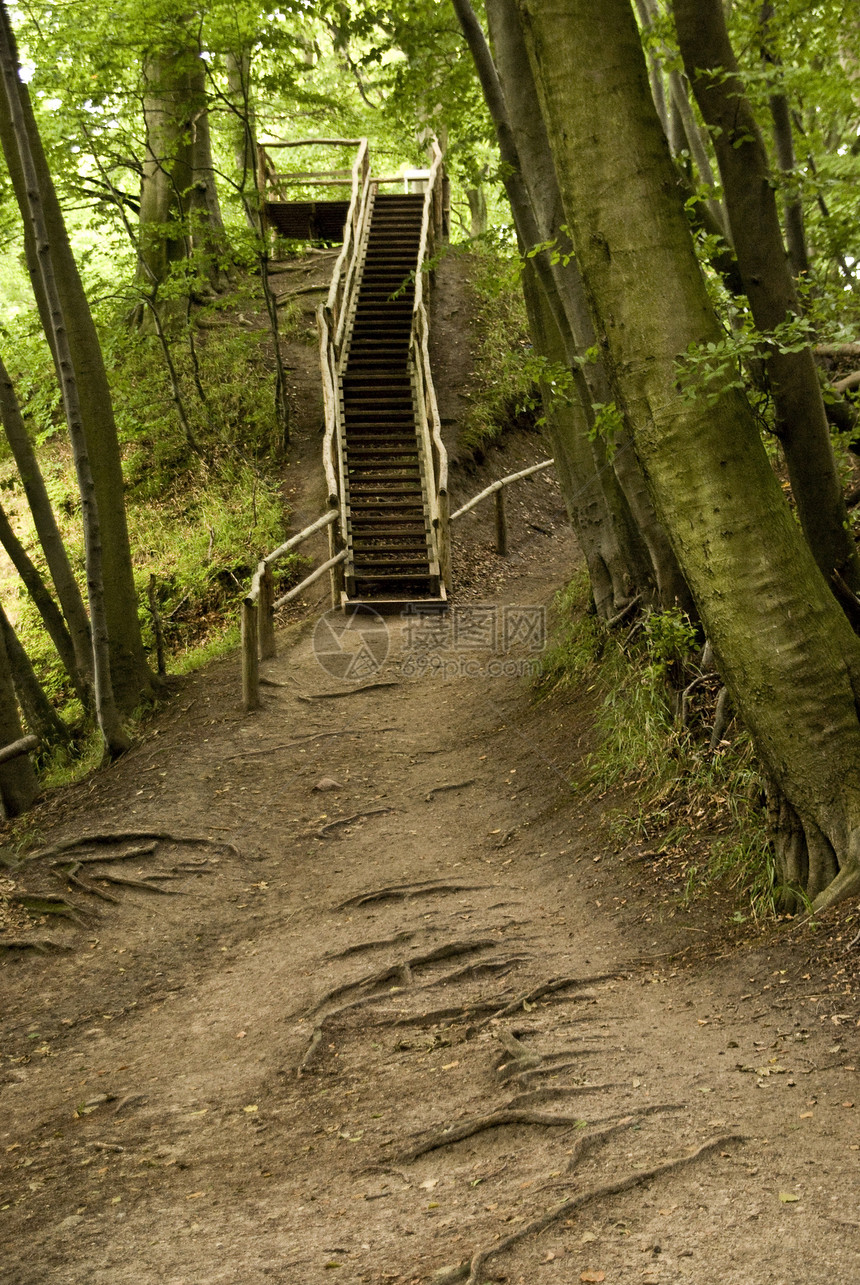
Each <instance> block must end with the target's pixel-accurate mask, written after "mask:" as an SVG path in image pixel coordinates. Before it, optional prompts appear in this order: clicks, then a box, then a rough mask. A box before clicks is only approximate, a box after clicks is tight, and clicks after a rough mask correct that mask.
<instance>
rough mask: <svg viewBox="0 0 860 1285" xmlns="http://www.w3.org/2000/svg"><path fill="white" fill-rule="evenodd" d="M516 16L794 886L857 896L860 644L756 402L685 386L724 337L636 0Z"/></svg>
mask: <svg viewBox="0 0 860 1285" xmlns="http://www.w3.org/2000/svg"><path fill="white" fill-rule="evenodd" d="M520 9H521V12H522V14H523V16H524V18H525V24H526V32H527V37H528V41H529V46H530V54H531V57H532V66H533V69H534V71H535V76H536V79H537V82H538V87H539V90H540V94H541V99H542V104H543V110H544V115H545V119H546V121H547V124H548V129H549V136H550V142H551V145H552V148H553V152H554V155H555V160H556V172H557V173H558V175H559V178H560V181H561V185H562V197H563V200H564V207H565V212H566V215H567V220H568V224H569V226H570V227H571V229H572V232H573V239H574V245H575V248H576V252H577V257H578V260H579V264H580V270H581V272H582V275H583V280H584V282H585V285H586V289H587V291H588V294H589V298H590V301H591V304H592V309H593V312H594V317H595V325H596V328H597V333H598V340H599V343H600V345H601V347H602V348H603V350H604V351H605V353H606V357H607V361H608V364H609V369H610V374H611V377H612V380H613V384H614V387H615V388H616V391H617V396H618V399H619V402H620V404H623V405H624V406H625V408H626V410H627V413H628V415H629V418H630V420H631V422H632V423H633V424H634V425H635V443H636V450H637V452H638V454H639V457H640V460H641V462H642V464H643V467H644V469H645V474H646V477H647V478H648V480H649V484H650V486H651V488H652V492H653V496H654V500H655V502H656V505H657V511H658V513H659V514H660V516H661V518H662V520H663V525H664V526H665V528H666V530H667V532H668V533H669V536H670V538H671V539H672V542H673V545H674V547H675V551H676V553H677V555H678V559H679V561H680V563H681V566H682V568H683V570H684V573H685V575H686V578H687V581H688V583H689V584H690V587H691V589H692V590H693V594H694V597H695V599H696V603H697V605H698V607H699V610H700V612H701V616H702V620H703V623H704V625H705V628H706V631H707V634H708V637H709V639H710V640H711V642H712V644H713V648H714V652H715V655H716V657H717V660H718V663H719V666H720V671H721V673H722V675H723V677H724V679H725V682H726V684H727V686H728V687H729V690H730V692H731V694H732V697H733V699H734V701H735V703H736V706H737V708H738V710H739V712H740V714H741V716H742V718H743V720H744V722H745V723H746V725H747V727H748V728H749V729H750V731H751V733H752V735H753V737H754V739H755V743H756V746H757V749H758V752H759V754H760V756H761V758H762V760H763V761H764V763H765V765H766V767H767V769H768V770H769V772H770V774H771V775H772V776H773V777H774V779H775V780H776V781H777V782H778V784H779V787H780V789H781V791H782V793H783V795H784V796H785V798H786V799H787V801H788V802H789V803H790V804H791V806H792V807H793V808H794V811H795V813H796V814H797V816H798V818H799V820H800V823H801V825H802V828H803V835H804V839H805V846H806V853H807V871H806V878H805V879H803V880H802V882H803V885H804V890H805V891H806V892H808V894H809V895H810V896H813V897H815V898H816V899H817V900H816V905H817V906H819V907H822V906H824V905H827V904H830V903H831V902H832V901H834V900H836V899H837V898H838V897H840V896H844V895H846V894H848V893H852V892H854V891H856V890H857V889H858V888H860V724H858V706H857V696H858V693H860V641H858V639H857V638H856V637H855V635H854V634H853V632H852V630H851V628H850V626H849V624H848V622H847V620H846V619H845V617H844V616H843V614H842V612H841V611H840V610H839V608H838V607H837V605H836V603H835V601H834V599H833V596H832V594H831V593H830V591H829V589H828V586H827V585H826V583H825V581H824V579H823V577H822V575H821V573H820V571H819V569H818V568H817V566H816V564H815V562H814V560H813V558H812V556H811V554H810V551H809V548H808V546H807V545H806V543H805V542H804V540H803V538H802V536H801V534H800V532H799V531H798V529H797V526H796V524H795V522H794V519H793V517H792V515H791V513H790V511H789V508H788V506H787V504H786V503H785V500H784V498H783V496H782V492H781V489H780V486H779V483H778V481H777V479H776V477H775V475H774V472H773V470H772V468H771V467H770V463H769V461H768V458H767V455H766V453H765V450H764V446H763V444H762V441H761V437H760V435H759V432H758V429H757V425H756V422H755V419H754V416H753V414H752V411H751V409H750V407H749V405H748V403H747V401H746V399H745V398H744V397H743V395H742V394H741V393H740V392H738V391H737V390H736V389H733V388H730V387H725V388H722V389H719V390H715V393H714V396H715V397H716V401H715V402H713V401H709V400H706V399H704V398H694V397H689V396H685V395H684V392H683V390H682V389H681V388H680V387H679V382H678V359H679V357H680V356H681V355H682V354H683V353H685V352H686V350H687V348H688V346H689V345H690V344H691V343H695V344H702V343H708V342H714V343H716V342H718V341H719V340H720V338H721V334H722V331H721V328H720V326H719V324H718V321H717V318H716V316H715V315H714V312H713V308H712V306H711V303H710V301H709V298H708V293H707V290H706V287H705V283H704V280H703V278H702V275H701V272H700V269H699V266H698V263H697V262H696V258H695V254H694V251H693V245H692V241H691V238H690V233H689V229H688V226H687V221H686V218H685V215H684V211H683V208H682V205H681V202H680V199H679V196H678V189H677V184H676V182H675V179H674V173H673V167H672V161H671V157H670V155H669V151H668V147H667V144H666V140H665V136H664V134H663V130H662V126H661V124H660V121H659V119H658V117H657V115H656V113H655V111H654V107H653V104H652V100H651V95H650V90H649V86H648V78H647V69H646V66H645V60H644V56H643V52H642V48H641V44H640V41H639V34H638V30H637V27H636V23H635V20H634V18H633V14H632V11H631V9H630V5H629V0H540V2H539V3H538V0H520ZM607 30H611V31H612V39H611V40H607V39H606V34H605V33H606V31H607ZM837 869H838V872H839V873H838V874H837V875H836V877H835V879H832V880H831V878H830V876H831V874H832V873H833V872H834V871H835V870H837Z"/></svg>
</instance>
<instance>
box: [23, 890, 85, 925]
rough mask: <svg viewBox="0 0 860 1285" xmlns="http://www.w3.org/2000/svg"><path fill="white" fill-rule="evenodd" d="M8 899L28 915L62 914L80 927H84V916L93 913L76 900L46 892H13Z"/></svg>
mask: <svg viewBox="0 0 860 1285" xmlns="http://www.w3.org/2000/svg"><path fill="white" fill-rule="evenodd" d="M9 900H10V901H14V902H15V904H16V905H17V906H21V907H22V909H24V910H26V911H27V913H28V914H30V915H62V916H63V917H64V918H65V919H71V920H72V922H73V923H76V924H78V925H79V926H80V927H82V928H84V927H86V923H87V921H86V916H87V915H92V913H93V912H92V911H91V910H88V909H87V907H86V906H81V905H79V904H78V903H77V902H76V901H69V900H68V898H67V897H55V896H53V894H52V893H48V892H42V893H38V892H34V893H29V892H15V893H13V894H12V896H11V897H10V898H9Z"/></svg>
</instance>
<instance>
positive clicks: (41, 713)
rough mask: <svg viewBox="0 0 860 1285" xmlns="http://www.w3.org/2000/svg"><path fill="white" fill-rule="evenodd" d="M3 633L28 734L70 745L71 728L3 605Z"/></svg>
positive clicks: (0, 628)
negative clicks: (57, 707)
mask: <svg viewBox="0 0 860 1285" xmlns="http://www.w3.org/2000/svg"><path fill="white" fill-rule="evenodd" d="M0 633H2V635H3V642H4V644H5V646H6V655H7V657H8V659H9V671H10V673H11V675H12V682H13V685H14V687H15V695H16V696H17V698H18V704H19V705H20V706H21V710H22V712H23V714H24V720H25V722H26V724H27V727H28V729H29V731H31V732H32V733H33V735H34V736H37V737H38V738H39V740H40V741H42V742H44V743H45V744H52V743H53V744H57V743H58V742H68V739H69V733H68V729H67V728H66V725H65V723H64V722H63V720H62V719H61V718H60V716H59V714H58V713H57V711H56V710H55V709H54V707H53V705H52V704H51V702H50V701H49V700H48V698H47V696H46V695H45V691H44V688H43V687H42V684H41V683H40V682H39V679H38V676H37V674H36V671H35V669H34V668H33V663H32V661H31V660H30V657H29V656H28V655H27V652H26V651H25V649H24V646H23V644H22V642H21V640H20V638H19V637H18V635H17V634H16V632H15V630H14V628H13V626H12V623H11V621H10V620H9V617H8V616H7V615H6V612H5V611H4V610H3V607H2V606H0Z"/></svg>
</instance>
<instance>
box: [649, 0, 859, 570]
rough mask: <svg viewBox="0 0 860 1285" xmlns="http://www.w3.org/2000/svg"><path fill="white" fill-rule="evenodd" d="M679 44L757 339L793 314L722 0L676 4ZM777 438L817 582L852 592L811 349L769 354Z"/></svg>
mask: <svg viewBox="0 0 860 1285" xmlns="http://www.w3.org/2000/svg"><path fill="white" fill-rule="evenodd" d="M673 12H674V15H675V26H676V29H677V32H678V41H679V44H680V48H681V54H682V57H683V59H684V64H685V66H686V68H687V74H688V76H689V78H690V82H691V84H692V87H693V93H694V94H695V97H696V102H697V103H698V104H699V109H700V111H701V113H702V116H703V117H704V119H705V121H706V122H707V125H708V128H709V129H710V131H711V136H712V138H713V140H714V147H715V149H716V153H717V160H718V162H719V166H720V174H721V176H722V180H723V189H724V193H725V201H726V208H727V210H728V217H729V223H730V225H731V230H732V242H733V245H734V249H735V254H736V255H737V260H738V267H739V269H740V273H741V277H742V279H743V283H744V288H745V290H746V293H747V297H748V299H749V301H750V308H751V310H752V314H753V320H754V321H755V324H756V327H757V328H758V329H759V330H761V331H763V332H764V333H765V334H767V333H769V332H771V331H773V330H775V329H776V328H777V327H779V326H781V325H782V324H783V323H785V322H787V321H791V320H792V319H793V318H798V317H800V316H801V312H802V310H801V307H800V302H799V300H798V297H797V291H796V289H795V283H794V278H793V275H792V270H791V264H790V262H789V259H788V256H787V255H786V250H785V246H784V244H783V239H782V230H781V228H780V224H779V212H778V210H777V204H776V194H775V191H774V180H773V176H772V174H771V171H770V165H769V162H768V156H767V151H766V149H765V146H764V141H763V139H762V135H761V131H760V130H759V127H758V123H757V121H756V119H755V116H754V114H753V111H752V108H751V106H750V104H749V101H748V99H747V98H746V95H745V93H744V87H743V82H742V80H741V78H740V76H739V75H738V70H737V63H736V61H735V56H734V52H733V50H732V47H731V44H730V42H729V37H728V32H727V30H726V23H725V17H724V13H723V5H722V0H675V3H674V5H673ZM766 370H767V375H768V378H769V382H770V388H771V392H772V395H773V402H774V412H775V426H774V427H775V432H776V434H777V436H778V438H779V440H780V443H781V445H782V449H783V453H784V455H785V461H786V464H787V466H788V473H789V478H790V480H791V490H792V494H793V496H794V499H795V502H796V504H797V511H798V514H799V516H800V521H801V524H802V526H803V530H804V533H805V535H806V538H807V540H808V541H809V545H810V548H811V549H812V552H813V555H814V557H815V560H816V561H817V563H818V565H819V566H820V567H821V570H822V571H823V573H824V575H825V577H826V578H827V579H828V581H829V579H830V577H831V576H832V575H833V573H834V572H838V574H839V575H840V576H841V577H842V579H843V580H844V581H845V583H846V584H847V585H848V586H849V587H850V588H851V589H852V590H853V591H854V592H855V593H858V592H860V559H858V557H857V550H856V548H855V546H854V540H853V537H852V535H851V529H850V525H849V522H848V513H847V510H846V508H845V501H844V498H843V495H842V486H841V483H840V481H839V474H838V472H837V468H836V461H835V458H834V454H833V446H832V443H831V440H830V430H829V428H828V424H827V416H826V413H825V410H824V399H823V397H822V395H821V385H820V383H819V380H818V372H817V370H816V368H815V360H814V357H813V354H812V349H811V348H809V347H806V348H803V349H802V350H801V351H800V352H781V351H779V349H778V347H777V348H775V349H770V350H768V356H767V363H766Z"/></svg>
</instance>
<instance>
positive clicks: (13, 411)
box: [0, 359, 93, 703]
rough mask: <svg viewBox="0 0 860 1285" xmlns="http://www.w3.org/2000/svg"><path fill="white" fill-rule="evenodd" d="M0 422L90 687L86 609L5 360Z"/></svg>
mask: <svg viewBox="0 0 860 1285" xmlns="http://www.w3.org/2000/svg"><path fill="white" fill-rule="evenodd" d="M0 420H2V422H3V428H4V431H5V433H6V440H7V441H8V443H9V446H10V449H11V451H12V454H13V456H14V457H15V463H16V464H17V466H18V473H19V475H20V477H21V482H22V484H23V486H24V493H25V495H26V496H27V501H28V503H29V505H30V512H31V513H32V515H33V523H34V525H35V527H36V534H37V536H38V537H39V543H40V544H41V546H42V552H43V553H44V555H45V561H46V562H47V564H48V570H49V571H50V573H51V579H52V580H53V582H54V588H55V590H56V592H57V598H58V599H59V602H60V607H61V608H62V611H63V615H64V616H65V618H66V624H67V625H68V629H69V634H70V635H71V640H72V646H73V648H74V655H75V666H76V669H77V673H78V675H79V678H80V680H81V681H82V683H83V684H84V686H85V687H86V686H90V685H91V684H92V674H93V653H92V640H91V638H90V622H89V619H88V618H87V611H86V607H85V606H84V600H83V597H82V596H81V591H80V589H79V588H78V582H77V580H76V579H75V574H74V572H73V571H72V567H71V564H70V562H69V555H68V553H67V552H66V546H65V545H64V543H63V537H62V536H61V535H60V530H59V527H58V526H57V520H56V518H55V517H54V510H53V508H52V507H51V501H50V498H49V496H48V491H47V488H46V486H45V480H44V478H43V477H42V471H41V469H40V468H39V461H38V460H37V458H36V452H35V450H34V449H33V443H32V442H31V441H30V435H29V433H28V432H27V427H26V425H25V423H24V419H23V416H22V415H21V408H20V405H19V403H18V398H17V397H16V395H15V389H14V387H13V385H12V380H11V379H10V378H9V373H8V371H7V370H6V367H5V366H4V364H3V361H2V359H0ZM85 703H87V702H85Z"/></svg>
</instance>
